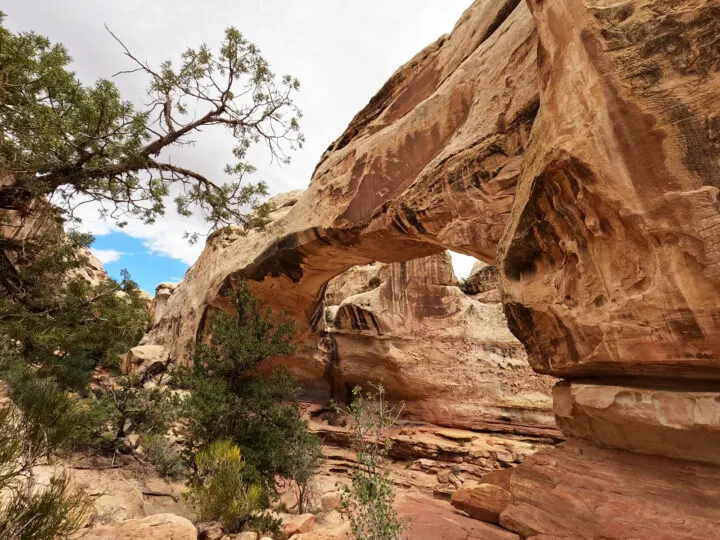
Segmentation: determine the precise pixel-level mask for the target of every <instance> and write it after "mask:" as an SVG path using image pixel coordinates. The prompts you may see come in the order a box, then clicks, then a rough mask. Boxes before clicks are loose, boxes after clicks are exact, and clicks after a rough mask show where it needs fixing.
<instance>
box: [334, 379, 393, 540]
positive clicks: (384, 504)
mask: <svg viewBox="0 0 720 540" xmlns="http://www.w3.org/2000/svg"><path fill="white" fill-rule="evenodd" d="M337 409H338V411H339V412H341V413H342V414H344V415H345V416H346V418H347V420H348V425H349V427H350V429H351V433H352V441H353V443H354V445H355V448H356V451H357V462H358V466H357V467H356V469H355V470H354V471H353V475H352V481H351V483H350V485H349V486H344V487H343V491H342V494H341V502H340V508H341V511H342V512H343V513H344V514H345V515H346V516H347V517H348V518H349V520H350V529H351V531H352V534H353V536H354V537H355V538H356V539H357V540H399V539H401V538H404V534H403V531H404V530H405V528H406V526H407V523H406V522H405V521H403V520H401V519H400V518H399V516H398V514H397V511H396V510H395V508H394V507H393V503H394V501H395V492H394V486H393V482H392V480H391V479H390V477H389V475H388V474H387V473H386V472H384V471H383V470H382V468H381V464H382V460H383V459H385V458H386V457H387V455H388V453H389V451H390V447H391V441H390V439H389V438H388V437H387V436H386V432H387V430H388V429H389V428H390V427H392V426H393V425H394V423H395V421H396V420H397V418H398V416H399V414H400V411H395V410H394V409H393V408H392V407H389V406H388V404H387V401H386V398H385V389H384V388H383V386H382V384H378V385H377V386H374V387H373V389H372V390H371V391H369V392H363V391H362V389H361V388H360V387H355V388H354V389H353V401H352V403H351V405H350V406H349V407H348V408H347V409H342V408H340V407H337Z"/></svg>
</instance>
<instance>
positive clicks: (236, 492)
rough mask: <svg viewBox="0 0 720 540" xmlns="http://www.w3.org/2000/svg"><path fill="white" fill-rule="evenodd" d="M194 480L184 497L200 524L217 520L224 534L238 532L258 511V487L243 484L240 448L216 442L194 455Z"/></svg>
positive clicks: (243, 466) (260, 496) (223, 442)
mask: <svg viewBox="0 0 720 540" xmlns="http://www.w3.org/2000/svg"><path fill="white" fill-rule="evenodd" d="M195 467H196V471H197V472H196V477H195V478H194V480H193V482H192V484H191V487H190V490H189V492H188V495H187V498H188V501H189V502H190V504H191V505H192V507H193V508H195V510H196V512H197V514H198V518H199V519H200V520H201V521H219V522H220V523H222V526H223V529H224V530H225V532H230V533H232V532H239V531H240V530H241V529H242V527H243V525H244V524H245V523H246V522H247V521H248V520H249V519H250V517H251V516H252V515H253V513H257V512H258V511H260V510H261V509H262V507H263V506H262V496H263V493H262V492H263V490H262V487H261V486H258V485H255V484H246V483H245V482H244V479H243V471H244V469H245V462H244V461H243V459H242V456H241V454H240V448H238V447H237V446H236V445H234V444H233V443H232V442H230V441H216V442H213V443H211V444H210V445H209V446H208V447H207V448H205V449H204V450H201V451H200V452H198V453H197V455H196V456H195Z"/></svg>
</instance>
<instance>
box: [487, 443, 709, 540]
mask: <svg viewBox="0 0 720 540" xmlns="http://www.w3.org/2000/svg"><path fill="white" fill-rule="evenodd" d="M510 491H511V493H512V497H513V499H512V502H511V503H510V505H509V506H508V508H507V509H506V510H505V511H504V512H503V513H502V514H501V516H500V524H501V525H502V526H503V527H505V528H507V529H510V530H512V531H515V532H517V533H518V534H520V535H521V536H522V537H530V536H535V535H549V536H550V537H552V538H587V539H595V538H607V539H618V540H619V539H626V538H637V539H643V540H645V539H647V540H670V539H675V540H677V539H688V540H690V539H697V538H717V537H718V535H719V534H720V468H719V467H715V466H712V465H707V464H702V463H694V462H688V461H681V460H673V459H669V458H665V457H659V456H647V455H641V454H636V453H633V452H626V451H622V450H613V449H601V448H598V447H596V446H594V445H593V444H591V443H588V442H585V441H579V440H573V441H569V442H566V443H563V444H561V445H559V446H557V447H555V448H553V449H552V450H549V451H547V452H541V453H538V454H535V455H533V456H530V457H529V458H528V459H527V460H526V461H525V462H524V463H522V464H521V465H518V466H517V467H516V468H515V469H514V472H513V474H512V478H511V487H510Z"/></svg>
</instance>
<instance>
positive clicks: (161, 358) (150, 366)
mask: <svg viewBox="0 0 720 540" xmlns="http://www.w3.org/2000/svg"><path fill="white" fill-rule="evenodd" d="M124 358H125V360H124V362H123V372H124V373H127V374H131V373H136V374H138V375H139V374H143V373H145V372H148V371H149V372H150V373H154V372H162V371H164V370H165V368H166V367H167V363H168V360H169V359H170V355H169V354H168V351H167V349H166V348H165V347H163V346H162V345H138V346H137V347H133V348H132V349H130V351H128V352H127V353H126V354H125V357H124Z"/></svg>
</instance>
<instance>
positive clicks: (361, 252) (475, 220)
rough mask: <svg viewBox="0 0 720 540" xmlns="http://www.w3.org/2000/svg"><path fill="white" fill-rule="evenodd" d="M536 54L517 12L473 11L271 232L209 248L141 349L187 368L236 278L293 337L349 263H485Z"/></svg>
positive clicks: (232, 236)
mask: <svg viewBox="0 0 720 540" xmlns="http://www.w3.org/2000/svg"><path fill="white" fill-rule="evenodd" d="M536 46H537V42H536V37H535V31H534V28H533V24H532V20H531V17H530V13H529V11H528V9H527V6H526V5H525V4H524V3H522V2H519V1H518V0H512V1H510V0H509V1H507V2H502V3H498V2H490V1H486V0H478V1H476V2H475V3H474V4H473V5H472V6H471V7H470V8H469V9H468V10H467V11H466V13H465V14H464V15H463V17H462V19H461V20H460V22H459V23H458V24H457V25H456V27H455V29H454V30H453V32H452V34H450V35H447V36H443V37H441V38H440V39H439V40H438V41H437V42H435V43H434V44H432V45H430V46H429V47H427V48H426V49H425V50H423V51H422V52H421V53H419V54H418V55H417V56H416V57H415V58H413V59H412V60H411V61H410V62H408V63H407V64H406V65H405V66H403V67H401V68H400V69H399V70H398V71H397V72H396V73H395V74H394V75H393V76H392V77H391V79H390V80H389V81H388V82H387V83H386V85H385V86H384V87H383V88H382V89H381V90H380V92H379V93H378V94H377V95H376V96H375V97H374V98H373V99H372V100H371V101H370V103H369V104H368V106H367V107H366V108H365V109H364V110H363V111H361V112H360V113H359V114H358V115H357V116H356V117H355V118H354V119H353V121H352V122H351V123H350V125H349V126H348V128H347V130H346V132H345V134H343V135H342V136H341V137H340V138H339V139H338V140H337V141H336V142H335V143H333V145H331V146H330V148H329V149H328V150H327V151H326V152H325V154H324V155H323V157H322V158H321V160H320V163H319V165H318V166H317V168H316V170H315V173H314V174H313V178H312V180H311V183H310V187H309V188H308V190H307V192H306V193H305V194H304V195H303V196H297V195H296V196H295V198H294V199H295V204H294V205H293V206H288V207H284V208H280V209H279V211H278V214H277V217H276V221H275V222H274V223H273V224H272V226H271V227H269V228H268V229H267V230H266V231H263V232H260V233H252V234H250V235H248V236H247V237H242V238H241V237H240V236H239V234H238V231H234V230H232V229H229V230H225V231H220V232H218V233H216V235H214V237H213V238H211V239H210V240H209V242H208V247H207V248H206V249H205V251H204V252H203V254H202V255H201V257H200V259H199V261H198V262H197V263H196V264H195V265H194V266H193V268H191V269H190V271H189V272H188V274H187V276H186V277H185V279H184V281H183V283H182V285H181V286H180V287H179V288H178V289H177V290H176V291H175V293H174V294H173V296H172V297H171V298H170V300H169V301H168V304H167V306H166V308H165V310H164V315H163V317H162V318H161V320H159V321H156V324H155V327H154V328H153V329H152V331H151V332H150V335H149V336H148V337H147V339H146V341H151V342H154V343H161V344H164V345H165V346H166V347H168V349H169V350H170V351H171V354H172V356H173V357H175V358H178V359H180V358H183V357H184V356H185V351H186V346H187V343H188V342H191V341H192V340H193V339H194V338H195V335H196V333H197V332H198V330H200V329H202V327H203V321H204V320H206V312H207V311H208V310H212V309H222V308H224V307H225V306H226V301H225V299H224V298H223V294H222V291H223V290H224V289H225V287H226V286H228V285H232V283H233V281H234V280H237V279H247V280H248V281H250V283H251V284H252V286H253V288H254V290H255V291H256V293H257V294H258V295H259V296H260V297H261V298H265V299H267V300H269V301H271V305H272V306H273V307H274V308H275V309H279V310H287V311H288V312H290V313H291V314H292V315H293V316H294V318H295V319H296V321H297V322H298V325H299V327H300V328H301V329H303V330H304V332H303V333H302V335H301V339H302V338H303V337H307V335H309V333H310V332H311V331H312V328H313V325H314V322H315V321H317V317H318V313H317V306H318V305H319V302H318V300H319V298H320V297H321V295H322V291H323V287H324V286H325V284H326V283H327V282H328V281H329V280H330V279H332V278H333V277H334V276H336V275H338V274H340V273H342V272H344V271H345V270H347V269H348V268H350V267H352V266H355V265H359V264H366V263H370V262H373V261H381V262H401V261H408V260H411V259H414V258H417V257H422V256H425V255H430V254H433V253H437V252H439V251H441V250H443V249H452V250H453V251H457V252H460V253H465V254H468V255H472V256H474V257H477V258H478V259H481V260H484V261H486V262H489V263H494V261H495V255H496V253H497V249H498V243H499V240H500V238H501V235H502V232H503V230H504V227H505V223H506V221H507V219H508V217H509V215H510V211H511V207H512V203H513V200H514V193H515V185H516V182H517V179H518V177H519V174H520V169H521V164H522V159H523V154H524V152H525V149H526V146H527V144H528V140H529V136H530V130H531V128H532V124H533V120H534V117H535V114H536V113H537V108H538V103H539V97H538V93H537V87H538V83H537V67H536V57H535V51H536ZM218 247H222V249H217V248H218Z"/></svg>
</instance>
